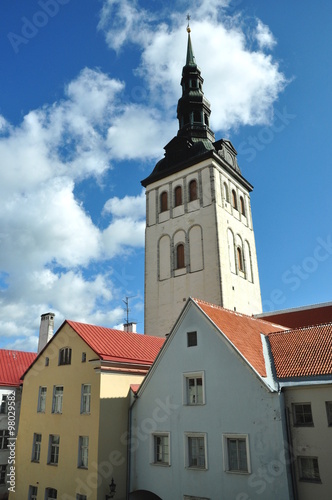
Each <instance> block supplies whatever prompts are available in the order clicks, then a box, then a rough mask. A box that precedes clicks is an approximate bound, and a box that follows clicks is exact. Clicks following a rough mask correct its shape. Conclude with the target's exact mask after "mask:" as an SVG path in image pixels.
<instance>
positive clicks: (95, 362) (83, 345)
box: [10, 321, 163, 500]
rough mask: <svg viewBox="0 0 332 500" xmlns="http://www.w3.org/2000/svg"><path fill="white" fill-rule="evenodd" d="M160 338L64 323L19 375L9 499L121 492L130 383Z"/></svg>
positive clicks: (94, 499) (101, 497)
mask: <svg viewBox="0 0 332 500" xmlns="http://www.w3.org/2000/svg"><path fill="white" fill-rule="evenodd" d="M162 344H163V339H160V338H156V337H151V336H144V335H139V334H137V333H131V332H123V331H119V330H113V329H109V328H104V327H97V326H92V325H86V324H82V323H76V322H72V321H65V322H64V323H63V325H62V326H61V327H60V329H59V330H58V332H57V333H56V334H55V335H54V337H53V338H52V339H51V341H50V342H49V343H48V344H47V345H46V347H45V348H44V349H43V350H42V351H41V352H40V354H39V355H38V357H37V358H36V360H35V362H34V363H33V364H32V365H31V366H30V368H29V369H28V370H27V371H26V373H25V374H24V383H23V394H22V405H21V418H20V429H19V434H18V439H17V447H16V487H15V493H10V500H15V499H16V500H23V499H30V500H35V499H37V500H44V499H54V498H57V499H61V500H65V499H67V500H69V499H73V500H86V499H91V500H105V497H106V495H107V494H108V493H109V484H110V483H111V481H112V479H114V482H115V483H116V499H117V500H121V499H125V497H126V473H127V436H128V433H127V427H128V409H129V398H130V385H131V384H139V383H140V382H141V380H142V378H143V377H144V375H145V374H146V373H147V371H148V370H149V367H150V366H151V364H152V362H153V360H154V359H155V357H156V355H157V354H158V352H159V350H160V348H161V346H162Z"/></svg>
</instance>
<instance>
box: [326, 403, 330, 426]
mask: <svg viewBox="0 0 332 500" xmlns="http://www.w3.org/2000/svg"><path fill="white" fill-rule="evenodd" d="M325 404H326V415H327V424H328V426H329V427H331V426H332V401H326V403H325Z"/></svg>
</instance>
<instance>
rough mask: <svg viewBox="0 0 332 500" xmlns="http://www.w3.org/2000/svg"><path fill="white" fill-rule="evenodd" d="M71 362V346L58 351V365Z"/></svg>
mask: <svg viewBox="0 0 332 500" xmlns="http://www.w3.org/2000/svg"><path fill="white" fill-rule="evenodd" d="M70 364H71V348H70V347H64V348H63V349H60V351H59V365H70Z"/></svg>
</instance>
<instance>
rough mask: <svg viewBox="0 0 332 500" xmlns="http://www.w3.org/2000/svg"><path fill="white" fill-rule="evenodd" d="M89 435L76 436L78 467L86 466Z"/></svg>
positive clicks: (85, 467)
mask: <svg viewBox="0 0 332 500" xmlns="http://www.w3.org/2000/svg"><path fill="white" fill-rule="evenodd" d="M88 456H89V436H80V437H79V438H78V467H82V468H84V469H87V468H88Z"/></svg>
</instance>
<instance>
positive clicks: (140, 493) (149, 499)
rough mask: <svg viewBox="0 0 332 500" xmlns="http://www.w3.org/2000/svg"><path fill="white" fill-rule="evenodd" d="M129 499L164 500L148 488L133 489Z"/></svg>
mask: <svg viewBox="0 0 332 500" xmlns="http://www.w3.org/2000/svg"><path fill="white" fill-rule="evenodd" d="M129 500H162V499H161V498H160V497H158V496H157V495H155V494H154V493H152V492H151V491H146V490H137V491H133V492H132V493H130V495H129Z"/></svg>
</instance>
